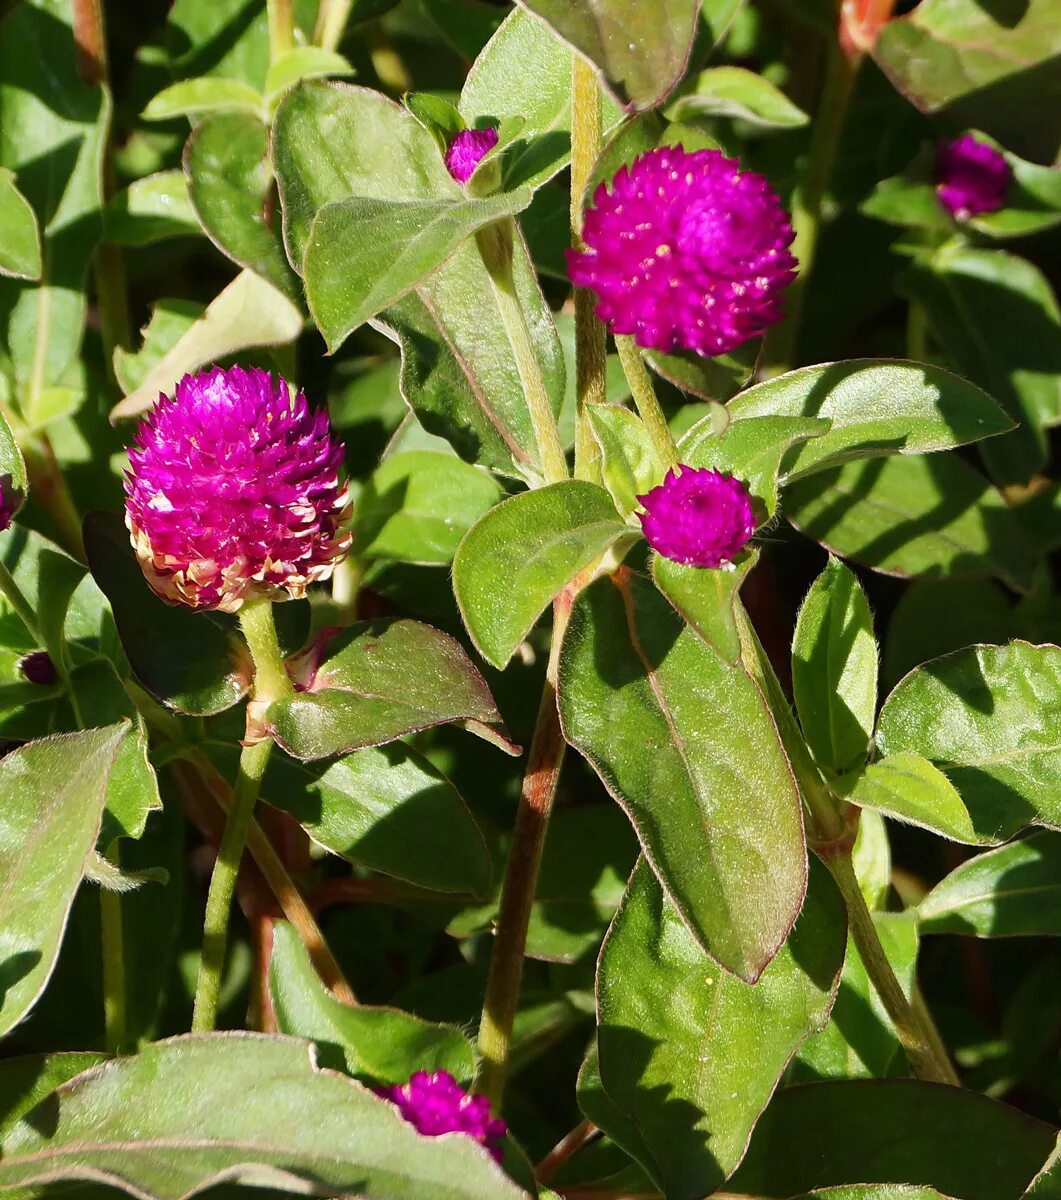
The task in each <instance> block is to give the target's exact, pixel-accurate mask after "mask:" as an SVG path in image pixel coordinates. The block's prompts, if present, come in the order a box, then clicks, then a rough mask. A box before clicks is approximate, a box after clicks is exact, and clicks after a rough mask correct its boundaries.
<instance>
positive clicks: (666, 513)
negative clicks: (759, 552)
mask: <svg viewBox="0 0 1061 1200" xmlns="http://www.w3.org/2000/svg"><path fill="white" fill-rule="evenodd" d="M638 500H640V502H641V504H642V506H643V508H644V510H645V511H644V513H642V514H641V528H642V529H643V530H644V534H645V537H646V539H647V540H648V544H649V545H650V546H651V547H652V549H653V550H655V551H656V552H657V553H659V554H662V555H663V557H664V558H669V559H671V560H673V561H674V562H678V563H684V564H685V565H686V566H689V567H721V566H724V565H725V564H726V563H729V562H732V561H733V559H734V558H736V556H737V555H738V554H739V553H740V551H741V550H742V549H743V548H744V546H745V543H746V542H747V541H748V539H749V538H750V537H751V536H752V534H753V533H754V532H755V515H754V513H753V512H752V502H751V496H750V494H749V492H748V489H747V488H746V487H745V486H744V484H743V483H741V481H740V480H739V479H735V478H734V477H733V476H732V475H726V474H724V473H723V472H721V471H714V470H710V469H709V468H696V467H682V468H681V471H680V474H679V472H678V470H672V471H670V472H669V473H668V474H667V477H666V478H665V479H664V480H663V482H662V483H661V484H660V486H659V487H656V488H653V489H652V491H650V492H648V493H646V494H645V495H644V496H639V497H638Z"/></svg>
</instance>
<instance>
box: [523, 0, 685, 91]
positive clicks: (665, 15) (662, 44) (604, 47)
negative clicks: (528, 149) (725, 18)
mask: <svg viewBox="0 0 1061 1200" xmlns="http://www.w3.org/2000/svg"><path fill="white" fill-rule="evenodd" d="M519 2H520V4H521V6H522V7H523V8H526V9H529V10H530V11H531V12H532V13H536V14H537V15H538V16H539V17H541V18H542V19H543V20H545V21H547V22H548V23H549V24H550V25H551V26H552V27H553V29H554V30H555V31H556V33H557V34H558V35H559V36H560V37H561V38H562V39H563V40H564V41H565V42H568V43H569V44H570V45H571V46H572V47H574V49H575V50H577V51H578V52H579V53H580V54H583V55H585V57H586V58H588V59H589V60H590V61H591V62H592V63H594V65H595V66H596V67H597V68H598V69H599V70H600V72H601V73H602V75H603V76H604V79H605V81H606V82H607V83H608V85H609V86H610V87H611V88H612V90H613V91H614V92H615V95H616V97H617V98H618V99H619V100H620V102H622V103H624V104H626V103H629V104H630V106H631V107H633V108H638V109H641V108H655V107H656V105H658V104H660V103H661V102H662V101H663V100H664V99H666V97H667V96H668V95H669V94H670V93H671V91H673V89H674V88H675V87H676V86H677V84H678V81H679V80H680V79H681V77H682V75H684V74H685V68H686V66H687V64H688V62H689V55H690V53H691V51H692V45H693V38H694V36H695V34H696V25H697V17H698V15H699V8H700V5H699V3H698V2H697V0H657V2H656V3H655V4H653V5H651V6H650V7H646V6H645V5H644V4H643V3H639V0H519Z"/></svg>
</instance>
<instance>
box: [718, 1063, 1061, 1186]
mask: <svg viewBox="0 0 1061 1200" xmlns="http://www.w3.org/2000/svg"><path fill="white" fill-rule="evenodd" d="M1053 1141H1054V1131H1053V1130H1052V1129H1051V1128H1050V1126H1049V1125H1045V1124H1044V1123H1043V1122H1041V1121H1036V1120H1034V1119H1033V1118H1031V1117H1027V1116H1025V1115H1024V1114H1023V1113H1020V1112H1017V1111H1016V1110H1015V1109H1012V1108H1009V1107H1007V1106H1006V1105H1005V1104H1000V1103H998V1102H997V1101H995V1100H989V1099H987V1097H986V1096H980V1095H977V1094H976V1093H975V1092H971V1091H966V1090H965V1089H964V1088H958V1087H945V1086H942V1085H940V1084H934V1083H919V1082H915V1081H913V1080H907V1079H888V1080H867V1081H859V1080H856V1081H853V1082H839V1083H819V1084H811V1085H809V1086H807V1087H797V1088H788V1089H786V1090H785V1091H783V1092H779V1093H778V1095H777V1096H775V1097H774V1102H773V1103H772V1104H771V1105H770V1107H769V1108H768V1109H767V1110H766V1112H765V1113H764V1114H763V1116H762V1118H761V1120H760V1121H759V1124H758V1126H757V1127H756V1130H755V1133H754V1134H753V1135H752V1140H751V1145H750V1146H749V1148H748V1155H747V1157H746V1158H745V1160H744V1163H743V1165H742V1166H741V1167H740V1169H739V1170H738V1171H737V1173H736V1174H735V1175H734V1176H733V1178H732V1180H731V1181H730V1183H729V1188H730V1190H731V1191H734V1192H738V1193H747V1194H750V1195H753V1196H758V1197H764V1198H769V1197H787V1196H792V1195H796V1194H798V1193H801V1192H805V1191H807V1190H808V1189H810V1188H814V1187H829V1186H833V1185H841V1184H846V1183H854V1182H860V1183H909V1182H911V1181H917V1182H918V1183H923V1184H925V1185H927V1186H929V1187H934V1188H937V1189H938V1190H939V1191H941V1192H942V1193H943V1194H944V1195H945V1196H953V1197H956V1200H1018V1197H1019V1196H1020V1194H1021V1192H1022V1191H1023V1189H1024V1187H1025V1185H1026V1184H1027V1183H1028V1181H1029V1180H1030V1179H1031V1177H1032V1176H1033V1175H1034V1174H1035V1172H1036V1171H1037V1170H1038V1169H1039V1167H1040V1166H1041V1165H1042V1163H1043V1160H1044V1159H1045V1158H1046V1156H1047V1154H1049V1152H1050V1147H1051V1146H1052V1145H1053Z"/></svg>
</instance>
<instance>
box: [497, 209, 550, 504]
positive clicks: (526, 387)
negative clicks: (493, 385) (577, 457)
mask: <svg viewBox="0 0 1061 1200" xmlns="http://www.w3.org/2000/svg"><path fill="white" fill-rule="evenodd" d="M514 236H515V226H514V224H513V222H512V220H511V219H508V220H504V221H497V222H495V223H494V224H493V225H488V226H487V227H486V228H485V229H480V230H479V232H478V233H477V234H476V235H475V239H476V242H477V243H478V246H479V253H480V254H481V255H482V258H483V263H484V264H485V266H486V270H487V273H488V274H489V276H490V285H491V288H492V289H493V293H494V298H495V300H496V301H497V307H498V311H499V312H500V313H501V320H502V323H503V324H504V326H505V333H506V334H507V335H508V342H509V345H510V346H511V347H512V356H513V358H514V359H515V360H516V370H517V371H518V372H519V378H520V383H522V385H523V393H524V395H525V396H526V399H527V408H528V410H529V412H530V419H531V426H532V427H533V429H534V438H535V441H536V442H537V445H538V457H539V458H540V460H541V465H542V471H543V473H544V475H545V481H546V483H557V482H558V481H560V480H561V479H567V478H568V471H567V457H566V456H565V454H564V447H563V443H562V442H561V441H560V432H559V430H558V429H557V427H556V417H555V416H554V415H553V408H552V405H551V404H550V402H549V393H548V391H547V390H546V387H545V380H544V378H543V377H542V369H541V365H540V363H539V362H538V356H537V354H535V352H534V344H533V343H532V342H531V337H530V332H529V330H528V329H527V319H526V316H525V314H524V312H523V306H522V305H521V304H520V301H519V296H517V295H516V284H515V281H514V279H513V277H512V246H513V239H514Z"/></svg>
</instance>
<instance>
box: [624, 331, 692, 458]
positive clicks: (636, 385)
mask: <svg viewBox="0 0 1061 1200" xmlns="http://www.w3.org/2000/svg"><path fill="white" fill-rule="evenodd" d="M615 346H616V349H617V350H618V351H619V361H620V362H621V363H622V364H623V373H624V374H625V375H626V382H627V383H628V384H629V385H630V394H631V395H632V396H633V398H634V404H636V405H637V411H638V413H639V414H640V416H641V420H642V421H643V422H644V426H645V430H646V431H647V433H648V436H649V440H650V441H651V442H652V448H653V449H654V450H655V452H656V457H657V458H658V459H659V460H660V462H661V463H662V464H663V468H664V470H667V471H669V470H670V469H671V468H672V467H676V466H677V465H678V447H677V446H676V445H675V443H674V435H673V434H672V433H671V431H670V426H669V425H668V424H667V418H666V417H665V416H664V415H663V409H662V408H661V407H660V403H659V400H658V399H657V398H656V389H655V387H653V385H652V377H651V376H650V375H649V373H648V368H647V367H646V366H645V363H644V360H643V359H642V357H641V352H640V350H638V348H637V344H636V343H635V342H634V339H633V338H632V337H626V336H622V335H620V336H617V337H616V339H615Z"/></svg>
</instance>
